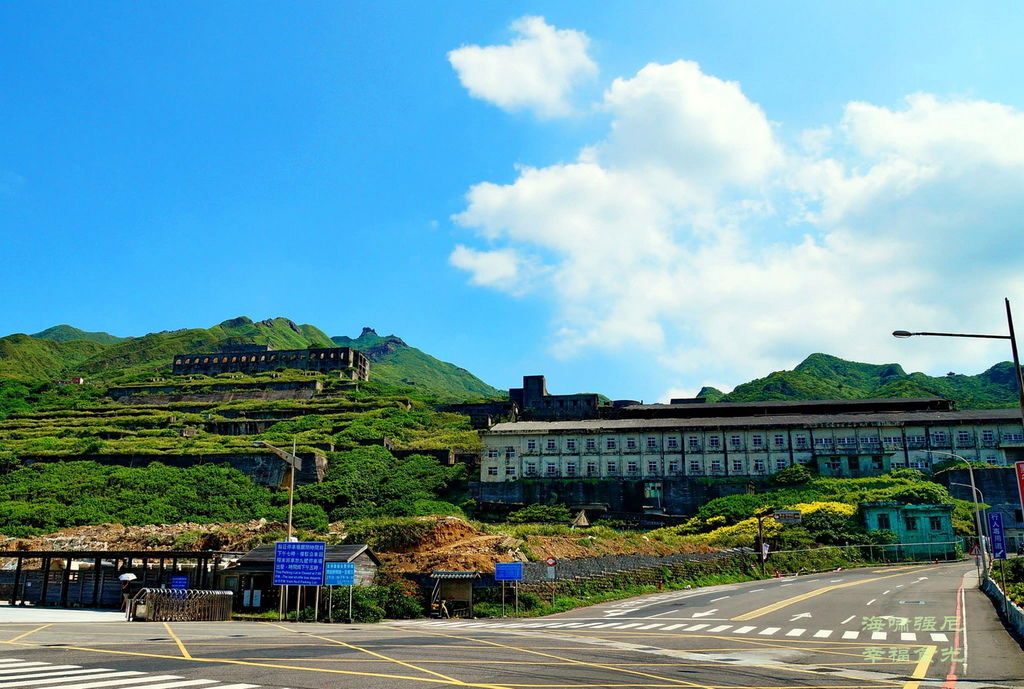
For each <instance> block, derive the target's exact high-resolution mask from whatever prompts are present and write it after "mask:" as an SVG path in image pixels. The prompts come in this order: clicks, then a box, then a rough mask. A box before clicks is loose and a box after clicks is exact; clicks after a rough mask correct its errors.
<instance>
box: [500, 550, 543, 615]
mask: <svg viewBox="0 0 1024 689" xmlns="http://www.w3.org/2000/svg"><path fill="white" fill-rule="evenodd" d="M548 559H549V560H553V559H554V558H548ZM494 579H495V581H500V582H501V616H502V617H504V616H505V582H506V581H513V582H515V584H514V586H513V589H514V591H515V597H516V614H517V615H518V614H519V582H520V581H522V579H523V563H522V562H499V563H497V564H495V565H494Z"/></svg>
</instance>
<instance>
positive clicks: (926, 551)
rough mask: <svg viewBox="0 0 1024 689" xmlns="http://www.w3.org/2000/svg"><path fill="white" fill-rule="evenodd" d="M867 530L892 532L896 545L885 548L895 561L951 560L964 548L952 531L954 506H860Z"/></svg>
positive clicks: (881, 504) (874, 504)
mask: <svg viewBox="0 0 1024 689" xmlns="http://www.w3.org/2000/svg"><path fill="white" fill-rule="evenodd" d="M860 510H861V515H862V516H863V519H864V526H865V527H866V528H867V530H868V531H869V532H870V531H891V532H892V533H893V534H894V535H895V537H896V540H895V543H897V544H899V545H893V546H886V549H887V551H888V552H889V553H891V554H892V555H893V557H894V559H900V560H910V559H914V560H916V559H921V560H924V559H928V560H932V559H936V558H938V559H952V558H954V557H956V556H957V549H958V548H960V547H962V544H961V542H960V539H959V538H957V536H956V533H955V532H954V530H953V506H952V505H906V504H902V503H898V502H863V503H861V504H860Z"/></svg>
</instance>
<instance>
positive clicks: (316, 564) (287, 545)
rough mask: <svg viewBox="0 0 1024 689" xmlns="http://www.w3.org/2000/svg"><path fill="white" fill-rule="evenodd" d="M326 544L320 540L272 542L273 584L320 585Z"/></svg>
mask: <svg viewBox="0 0 1024 689" xmlns="http://www.w3.org/2000/svg"><path fill="white" fill-rule="evenodd" d="M326 555H327V544H326V543H324V542H322V541H308V542H287V541H278V542H277V543H275V544H274V586H321V585H323V583H324V559H325V557H326Z"/></svg>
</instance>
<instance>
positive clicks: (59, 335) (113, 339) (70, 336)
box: [32, 325, 124, 344]
mask: <svg viewBox="0 0 1024 689" xmlns="http://www.w3.org/2000/svg"><path fill="white" fill-rule="evenodd" d="M32 337H34V338H36V339H39V340H52V341H53V342H68V341H70V340H89V341H90V342H99V343H100V344H117V343H118V342H122V341H124V338H123V337H118V336H117V335H111V334H110V333H103V332H95V333H90V332H86V331H85V330H79V329H78V328H76V327H74V326H72V325H55V326H53V327H52V328H47V329H46V330H44V331H42V332H39V333H36V334H34V335H32Z"/></svg>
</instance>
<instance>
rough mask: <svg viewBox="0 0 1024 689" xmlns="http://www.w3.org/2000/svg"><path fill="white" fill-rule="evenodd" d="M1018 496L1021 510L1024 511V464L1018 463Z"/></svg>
mask: <svg viewBox="0 0 1024 689" xmlns="http://www.w3.org/2000/svg"><path fill="white" fill-rule="evenodd" d="M1014 467H1015V468H1016V470H1017V495H1018V496H1019V497H1020V508H1021V509H1022V510H1024V462H1017V463H1016V464H1015V465H1014Z"/></svg>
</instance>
